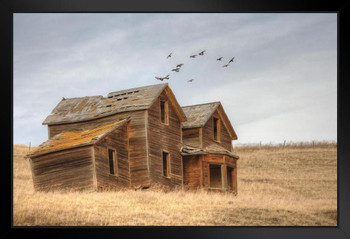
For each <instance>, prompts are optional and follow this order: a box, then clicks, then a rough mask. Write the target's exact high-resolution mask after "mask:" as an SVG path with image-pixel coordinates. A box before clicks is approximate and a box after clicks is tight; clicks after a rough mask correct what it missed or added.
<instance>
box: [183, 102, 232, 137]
mask: <svg viewBox="0 0 350 239" xmlns="http://www.w3.org/2000/svg"><path fill="white" fill-rule="evenodd" d="M182 110H183V111H184V112H185V115H186V118H187V121H186V122H182V128H184V129H188V128H201V127H203V126H204V125H205V124H206V123H207V122H208V120H209V118H210V117H211V116H212V115H213V113H214V112H215V110H218V113H219V115H220V117H221V118H222V120H223V123H224V126H225V127H226V129H227V131H228V133H229V135H230V137H231V139H237V134H236V132H235V130H234V129H233V127H232V125H231V122H230V120H229V118H228V117H227V115H226V113H225V111H224V108H223V107H222V105H221V103H220V102H212V103H205V104H199V105H189V106H183V107H182Z"/></svg>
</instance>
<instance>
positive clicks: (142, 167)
mask: <svg viewBox="0 0 350 239" xmlns="http://www.w3.org/2000/svg"><path fill="white" fill-rule="evenodd" d="M127 116H130V117H131V118H130V123H129V125H128V137H129V153H130V154H129V159H130V176H131V186H133V187H139V186H140V185H144V186H147V185H149V183H150V182H149V174H148V168H147V146H146V144H147V142H146V117H145V116H146V111H145V110H139V111H131V112H122V113H119V114H116V115H111V116H107V117H105V118H100V119H95V120H91V121H84V122H78V123H70V124H62V125H50V126H48V127H49V135H50V137H53V136H54V135H56V134H58V133H61V132H63V131H66V130H72V129H78V128H84V127H86V126H88V125H91V124H99V123H104V122H108V121H111V120H118V119H120V118H123V117H127Z"/></svg>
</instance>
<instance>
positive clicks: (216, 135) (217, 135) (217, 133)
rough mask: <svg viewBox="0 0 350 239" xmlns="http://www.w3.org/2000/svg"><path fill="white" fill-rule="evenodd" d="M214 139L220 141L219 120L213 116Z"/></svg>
mask: <svg viewBox="0 0 350 239" xmlns="http://www.w3.org/2000/svg"><path fill="white" fill-rule="evenodd" d="M213 128H214V140H217V141H220V120H219V119H218V118H215V117H213Z"/></svg>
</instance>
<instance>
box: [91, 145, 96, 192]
mask: <svg viewBox="0 0 350 239" xmlns="http://www.w3.org/2000/svg"><path fill="white" fill-rule="evenodd" d="M91 160H92V182H93V186H94V189H95V190H97V177H96V162H95V147H94V146H92V147H91Z"/></svg>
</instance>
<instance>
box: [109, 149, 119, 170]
mask: <svg viewBox="0 0 350 239" xmlns="http://www.w3.org/2000/svg"><path fill="white" fill-rule="evenodd" d="M108 161H109V173H110V174H112V175H117V174H118V165H117V153H116V151H115V150H113V149H108Z"/></svg>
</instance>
